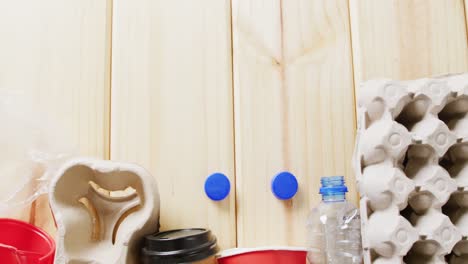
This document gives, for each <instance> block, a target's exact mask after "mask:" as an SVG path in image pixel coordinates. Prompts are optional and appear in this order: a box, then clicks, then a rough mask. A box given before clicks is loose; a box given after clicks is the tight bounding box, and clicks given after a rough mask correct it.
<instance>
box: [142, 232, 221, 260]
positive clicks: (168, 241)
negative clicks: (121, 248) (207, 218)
mask: <svg viewBox="0 0 468 264" xmlns="http://www.w3.org/2000/svg"><path fill="white" fill-rule="evenodd" d="M216 252H218V246H217V244H216V237H215V236H214V235H213V234H212V233H211V231H210V230H207V229H202V228H193V229H178V230H171V231H166V232H161V233H157V234H154V235H149V236H146V237H145V248H143V250H142V255H143V262H144V263H145V264H153V263H185V262H193V261H199V260H202V259H205V258H208V257H210V256H213V255H215V254H216Z"/></svg>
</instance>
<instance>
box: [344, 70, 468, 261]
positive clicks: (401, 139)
mask: <svg viewBox="0 0 468 264" xmlns="http://www.w3.org/2000/svg"><path fill="white" fill-rule="evenodd" d="M357 101H358V131H357V137H356V150H355V155H354V160H353V165H354V169H355V175H356V180H357V185H358V187H359V191H360V194H361V198H360V211H361V222H362V241H363V250H364V254H363V257H364V264H375V263H407V264H412V263H422V264H425V263H447V262H448V263H449V264H450V263H464V262H463V261H465V260H466V255H467V253H468V244H466V243H463V241H466V240H467V237H468V231H467V230H468V229H467V228H466V224H467V223H468V220H467V219H468V195H467V194H468V166H467V165H468V115H467V113H468V74H459V75H448V76H441V77H438V78H424V79H418V80H409V81H394V80H388V79H382V80H372V81H367V82H364V83H363V84H361V87H360V89H359V90H358V94H357ZM467 263H468V262H467Z"/></svg>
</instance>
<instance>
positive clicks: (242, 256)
mask: <svg viewBox="0 0 468 264" xmlns="http://www.w3.org/2000/svg"><path fill="white" fill-rule="evenodd" d="M306 255H307V249H306V248H295V247H260V248H234V249H228V250H224V251H223V252H221V253H220V254H219V255H218V263H219V264H259V263H268V264H285V263H287V264H306Z"/></svg>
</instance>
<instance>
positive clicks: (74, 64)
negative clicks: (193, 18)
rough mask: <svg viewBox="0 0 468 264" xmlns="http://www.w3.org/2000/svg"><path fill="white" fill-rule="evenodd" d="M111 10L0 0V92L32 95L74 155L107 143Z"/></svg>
mask: <svg viewBox="0 0 468 264" xmlns="http://www.w3.org/2000/svg"><path fill="white" fill-rule="evenodd" d="M109 11H110V0H98V1H96V0H82V1H76V0H44V1H34V0H18V1H8V0H0V36H1V44H0V47H1V49H0V91H14V92H18V93H23V96H24V97H31V102H33V106H32V107H33V108H35V109H40V111H44V113H45V114H46V115H47V117H48V119H50V120H53V121H54V122H55V123H57V124H56V126H57V127H58V128H61V129H63V130H61V131H53V132H54V133H57V134H59V135H65V136H64V137H65V138H69V139H70V141H69V142H66V143H65V144H68V145H69V146H71V147H74V148H75V149H76V153H75V154H81V155H90V156H97V157H101V158H106V157H108V149H109V147H108V146H109V143H108V140H109V138H108V134H109V129H110V127H109V108H110V106H109V101H110V98H109V88H110V87H109V81H110V38H109V37H110V35H109V33H110V24H109V19H108V18H109V15H110V13H109ZM44 125H46V124H44ZM30 133H32V131H30ZM36 205H37V206H38V207H37V208H35V209H34V210H33V211H35V212H36V213H37V214H36V215H35V216H31V219H35V223H36V224H38V225H39V226H41V227H45V228H46V229H47V230H48V231H49V232H51V233H53V232H54V230H53V229H54V228H53V225H51V223H52V222H51V217H50V216H51V215H50V211H49V208H48V203H47V201H46V200H44V198H41V200H40V201H38V203H36Z"/></svg>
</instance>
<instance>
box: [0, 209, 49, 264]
mask: <svg viewBox="0 0 468 264" xmlns="http://www.w3.org/2000/svg"><path fill="white" fill-rule="evenodd" d="M54 253H55V242H54V239H53V238H52V237H50V236H49V235H48V234H47V233H46V232H44V231H42V230H41V229H40V228H38V227H35V226H33V225H31V224H28V223H26V222H22V221H18V220H14V219H7V218H0V262H1V263H2V264H52V263H54Z"/></svg>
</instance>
